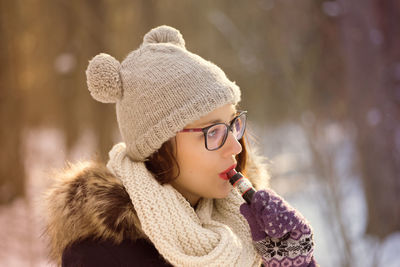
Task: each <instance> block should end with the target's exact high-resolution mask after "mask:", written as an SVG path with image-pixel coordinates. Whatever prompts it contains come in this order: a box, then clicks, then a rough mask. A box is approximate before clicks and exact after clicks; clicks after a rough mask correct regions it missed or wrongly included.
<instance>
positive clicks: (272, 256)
mask: <svg viewBox="0 0 400 267" xmlns="http://www.w3.org/2000/svg"><path fill="white" fill-rule="evenodd" d="M86 75H87V83H88V87H89V90H90V93H91V95H92V96H93V97H94V98H95V99H96V100H98V101H101V102H104V103H116V111H117V120H118V125H119V129H120V133H121V135H122V138H123V142H122V143H119V144H116V145H115V146H114V147H113V148H112V150H111V151H110V153H109V156H110V158H109V161H108V162H107V164H106V165H104V164H101V163H98V162H85V163H78V164H75V165H73V166H69V167H68V168H67V169H66V170H63V171H62V172H60V175H58V181H57V182H56V183H55V184H54V186H53V187H52V188H51V189H50V191H49V192H48V195H47V198H46V201H47V205H48V221H47V228H46V233H47V234H48V236H49V240H50V248H51V255H52V259H54V260H55V261H56V262H57V263H58V264H59V265H62V266H260V265H261V264H263V265H264V266H316V263H315V261H314V257H313V251H314V244H313V239H312V230H311V227H310V226H309V224H308V222H307V221H306V220H305V219H304V218H303V217H302V216H301V215H300V214H299V213H298V212H297V211H296V210H295V209H293V208H292V207H290V206H289V204H288V203H286V202H285V201H284V200H283V199H282V198H281V197H280V196H278V195H277V194H276V193H275V192H273V191H272V190H271V189H267V188H266V182H267V179H268V176H267V173H266V171H265V168H264V164H263V162H262V157H260V156H257V155H256V153H255V152H252V151H251V150H250V149H248V147H247V145H246V142H245V138H242V137H243V135H244V133H245V128H246V116H247V113H246V111H242V110H239V109H238V103H239V101H240V97H241V96H240V94H241V93H240V89H239V87H238V86H237V85H236V84H235V83H234V82H231V81H230V80H229V79H228V78H227V77H226V76H225V74H224V72H223V71H222V70H221V69H220V68H219V67H217V66H216V65H214V64H213V63H211V62H209V61H207V60H204V59H203V58H201V57H199V56H197V55H195V54H193V53H191V52H189V51H187V50H186V48H185V42H184V40H183V37H182V35H181V34H180V32H179V31H178V30H176V29H174V28H172V27H169V26H160V27H157V28H155V29H152V30H151V31H150V32H148V33H147V34H146V35H145V36H144V39H143V43H142V45H141V46H140V47H139V48H138V49H136V50H134V51H132V52H131V53H130V54H129V55H128V56H127V57H126V58H125V60H124V61H122V63H119V62H118V61H117V60H116V59H114V58H113V57H111V56H109V55H107V54H99V55H97V56H96V57H94V58H93V59H92V60H91V61H90V62H89V66H88V68H87V71H86ZM231 169H235V170H237V171H240V172H242V173H243V174H244V175H245V176H247V177H248V178H249V179H250V180H251V182H252V183H253V185H254V186H255V188H256V189H260V190H259V191H257V193H256V194H254V196H253V198H252V202H251V204H247V203H245V202H244V200H243V198H242V196H241V195H240V194H239V193H238V191H237V190H236V189H235V188H233V187H232V185H231V184H230V183H229V181H228V176H227V172H228V171H229V170H231Z"/></svg>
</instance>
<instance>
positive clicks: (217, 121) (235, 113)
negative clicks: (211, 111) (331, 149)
mask: <svg viewBox="0 0 400 267" xmlns="http://www.w3.org/2000/svg"><path fill="white" fill-rule="evenodd" d="M237 114H238V111H235V112H234V113H232V115H231V119H233V118H234V117H235V116H236V115H237ZM221 122H223V121H222V120H221V119H215V120H211V121H208V122H203V123H201V124H200V125H199V126H203V125H207V124H213V123H221Z"/></svg>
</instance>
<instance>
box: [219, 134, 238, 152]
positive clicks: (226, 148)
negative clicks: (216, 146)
mask: <svg viewBox="0 0 400 267" xmlns="http://www.w3.org/2000/svg"><path fill="white" fill-rule="evenodd" d="M222 149H223V153H224V155H225V156H227V157H231V156H232V155H237V154H239V153H240V152H242V145H241V144H240V143H239V141H238V140H237V139H236V137H235V136H234V135H233V133H232V132H231V131H228V136H227V137H226V141H225V144H224V145H223V146H222Z"/></svg>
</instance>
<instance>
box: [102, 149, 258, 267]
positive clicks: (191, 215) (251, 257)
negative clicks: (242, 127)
mask: <svg viewBox="0 0 400 267" xmlns="http://www.w3.org/2000/svg"><path fill="white" fill-rule="evenodd" d="M109 156H110V160H109V162H108V163H107V168H108V169H109V170H110V171H111V172H112V173H113V174H114V175H115V176H116V177H118V178H119V179H121V181H122V183H123V184H124V186H125V188H126V190H127V192H128V194H129V196H130V198H131V200H132V203H133V206H134V207H135V210H136V212H137V215H138V217H139V220H140V223H141V226H142V229H143V231H144V232H145V234H146V235H147V236H148V237H149V238H150V240H151V241H152V242H153V244H154V245H155V247H156V248H157V250H158V252H159V253H160V254H161V255H162V256H163V257H164V258H165V259H167V260H168V261H169V262H170V263H171V264H173V265H175V266H201V267H204V266H240V267H243V266H245V267H247V266H260V263H261V258H260V257H259V256H258V254H257V252H256V251H255V249H254V247H253V244H252V239H251V235H250V229H249V226H248V224H247V222H246V220H245V219H244V218H243V217H242V216H241V215H240V212H239V206H240V204H241V203H243V200H242V198H241V196H240V195H239V194H238V193H237V192H236V190H234V189H232V190H231V192H230V193H229V195H228V197H227V198H225V199H218V200H212V199H202V200H200V202H199V204H198V207H197V208H196V210H194V209H193V208H192V207H191V206H190V204H189V202H188V201H187V200H186V199H185V198H184V197H183V196H182V195H181V194H180V193H179V192H178V191H176V190H175V189H174V188H173V187H172V186H171V185H169V184H166V185H160V184H159V183H158V182H157V181H156V180H155V179H154V177H153V176H152V174H151V173H150V172H149V171H148V170H147V169H146V167H145V164H144V163H143V162H134V161H132V160H130V159H129V157H128V156H127V154H126V146H125V143H119V144H117V145H115V146H114V147H113V148H112V149H111V151H110V153H109Z"/></svg>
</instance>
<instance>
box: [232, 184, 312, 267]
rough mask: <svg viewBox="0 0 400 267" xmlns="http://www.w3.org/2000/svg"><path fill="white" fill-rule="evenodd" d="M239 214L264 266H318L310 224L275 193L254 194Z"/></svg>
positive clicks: (268, 191)
mask: <svg viewBox="0 0 400 267" xmlns="http://www.w3.org/2000/svg"><path fill="white" fill-rule="evenodd" d="M240 213H241V214H242V215H243V216H244V217H245V218H246V220H247V221H248V223H249V226H250V230H251V235H252V238H253V240H254V242H255V247H256V249H257V251H258V253H259V254H260V255H261V256H262V258H263V261H264V264H265V266H304V267H305V266H318V265H317V263H316V262H315V260H314V258H313V251H314V242H313V238H312V230H311V227H310V225H309V224H308V222H307V221H306V219H305V218H304V217H303V216H302V215H301V214H300V213H299V212H298V211H297V210H295V209H294V208H292V207H291V206H290V205H289V204H288V203H287V202H286V201H285V200H283V198H282V197H280V196H279V195H278V194H276V193H275V192H274V191H272V190H271V189H268V190H260V191H257V192H256V193H255V194H254V197H253V200H252V203H251V204H250V205H249V204H247V203H243V204H242V205H241V206H240Z"/></svg>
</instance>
